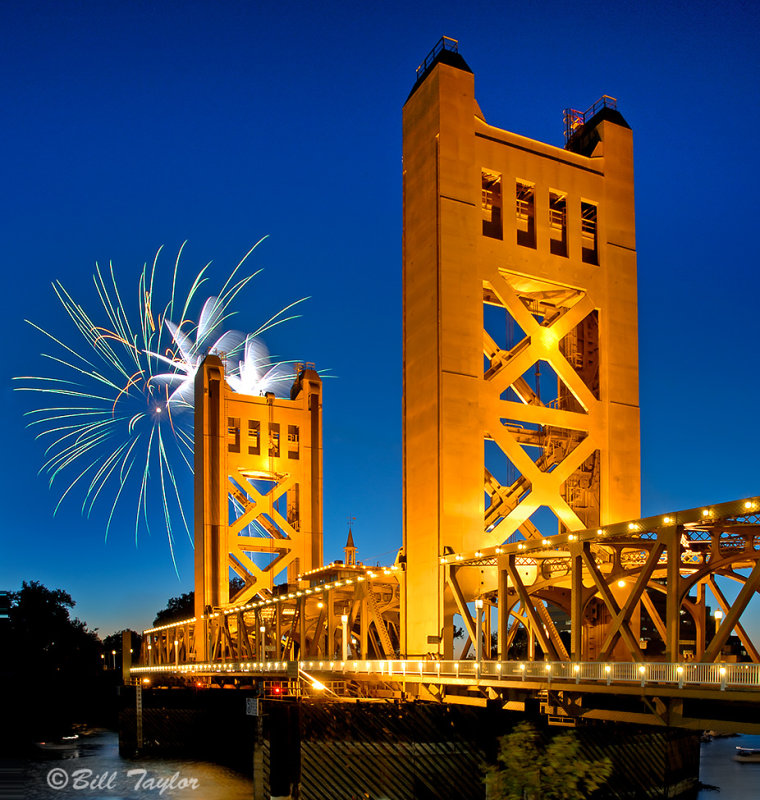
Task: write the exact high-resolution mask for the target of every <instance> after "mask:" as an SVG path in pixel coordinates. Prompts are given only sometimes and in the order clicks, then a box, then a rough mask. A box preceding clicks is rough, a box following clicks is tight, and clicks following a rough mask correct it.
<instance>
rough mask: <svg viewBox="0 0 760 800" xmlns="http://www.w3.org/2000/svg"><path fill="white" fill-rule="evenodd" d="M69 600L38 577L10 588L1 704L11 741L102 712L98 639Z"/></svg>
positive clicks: (49, 732)
mask: <svg viewBox="0 0 760 800" xmlns="http://www.w3.org/2000/svg"><path fill="white" fill-rule="evenodd" d="M74 605H75V603H74V600H73V599H72V597H71V595H70V594H69V593H68V592H65V591H64V590H63V589H48V588H46V587H45V586H43V585H42V584H41V583H38V582H37V581H30V582H29V583H27V582H26V581H24V583H23V584H22V587H21V589H20V590H19V591H17V592H13V593H12V594H11V606H10V612H9V624H8V625H7V626H6V628H5V630H4V632H3V633H4V636H7V649H6V648H5V647H4V652H6V653H8V654H9V655H11V654H12V658H9V659H7V660H6V662H5V664H4V667H5V669H6V670H7V673H6V674H4V675H3V678H4V680H3V681H2V689H3V690H4V692H5V695H6V696H5V697H4V698H1V699H0V704H1V705H2V708H3V711H4V713H5V714H6V716H7V718H8V719H12V720H14V725H13V726H12V727H11V728H9V731H11V732H12V734H13V737H14V740H15V741H14V742H12V743H11V745H12V746H19V744H20V743H22V742H24V740H25V739H30V738H34V737H49V736H55V735H60V734H62V733H65V732H66V730H67V729H68V728H69V727H70V726H71V724H72V723H73V722H77V721H87V720H93V721H95V720H96V718H97V720H98V721H99V720H100V719H101V718H102V716H101V711H103V709H104V708H105V705H106V703H104V701H103V696H104V695H103V691H104V690H103V686H102V680H101V679H102V675H103V659H102V658H101V653H102V644H101V641H100V639H99V638H98V635H97V633H96V632H95V631H92V630H90V629H89V628H88V627H87V625H86V624H85V623H84V622H82V621H81V620H78V619H72V618H71V616H70V613H69V612H70V609H72V608H73V607H74ZM5 644H6V642H3V645H5ZM114 698H115V693H114Z"/></svg>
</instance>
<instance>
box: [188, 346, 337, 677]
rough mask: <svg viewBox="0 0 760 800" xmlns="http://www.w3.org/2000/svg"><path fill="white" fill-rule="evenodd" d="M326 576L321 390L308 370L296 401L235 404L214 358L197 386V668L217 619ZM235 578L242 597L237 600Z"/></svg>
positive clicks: (301, 375)
mask: <svg viewBox="0 0 760 800" xmlns="http://www.w3.org/2000/svg"><path fill="white" fill-rule="evenodd" d="M320 566H322V381H321V379H320V377H319V375H318V374H317V372H316V370H314V369H313V368H308V367H307V368H300V369H299V371H298V374H297V377H296V380H295V382H294V383H293V386H292V388H291V391H290V398H288V399H282V398H278V397H275V395H274V394H273V393H271V392H270V393H267V394H266V395H265V396H263V397H253V396H250V395H244V394H237V393H235V392H233V391H232V390H231V389H230V387H229V386H228V385H227V383H226V381H225V379H224V365H223V364H222V361H221V360H220V359H219V357H218V356H215V355H210V356H207V357H206V359H205V360H204V361H203V363H202V364H201V366H200V368H199V369H198V373H197V375H196V378H195V616H196V620H197V622H196V626H197V628H196V636H195V650H196V659H197V660H199V661H200V660H204V659H205V658H206V648H207V631H206V630H205V627H204V626H205V624H206V621H207V620H206V621H202V620H201V617H202V616H203V615H207V614H208V612H209V610H211V609H213V610H216V609H223V608H225V607H228V606H230V605H233V604H234V605H240V604H242V603H245V602H247V601H248V600H249V599H250V598H252V597H253V596H254V595H257V594H261V595H262V596H263V597H266V596H268V595H269V594H271V590H272V589H273V586H274V580H275V578H276V576H277V575H278V574H279V573H280V572H281V571H282V570H284V569H286V568H287V570H288V582H290V583H295V582H296V580H297V577H298V575H299V573H301V572H308V571H309V570H311V569H314V568H316V567H320ZM230 570H232V571H233V572H234V574H235V575H237V576H238V577H239V578H241V579H242V581H243V587H242V588H241V589H240V590H239V591H237V592H236V593H235V595H234V597H230Z"/></svg>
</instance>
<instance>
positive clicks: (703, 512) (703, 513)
mask: <svg viewBox="0 0 760 800" xmlns="http://www.w3.org/2000/svg"><path fill="white" fill-rule="evenodd" d="M709 513H710V512H709V511H708V510H707V509H706V508H703V509H702V516H703V517H706V516H707V515H708V514H709Z"/></svg>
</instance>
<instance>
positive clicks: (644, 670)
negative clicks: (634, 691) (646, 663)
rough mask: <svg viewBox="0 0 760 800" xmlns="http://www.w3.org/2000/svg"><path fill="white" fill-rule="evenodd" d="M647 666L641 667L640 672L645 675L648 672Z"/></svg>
mask: <svg viewBox="0 0 760 800" xmlns="http://www.w3.org/2000/svg"><path fill="white" fill-rule="evenodd" d="M646 671H647V670H646V667H639V674H640V675H643V674H644V673H645V672H646Z"/></svg>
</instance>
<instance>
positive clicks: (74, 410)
mask: <svg viewBox="0 0 760 800" xmlns="http://www.w3.org/2000/svg"><path fill="white" fill-rule="evenodd" d="M262 241H263V240H262ZM260 243H261V242H257V243H256V245H254V246H253V247H252V248H251V249H250V250H249V251H248V252H247V253H246V254H245V256H243V258H242V259H241V260H240V263H239V264H238V265H237V266H236V267H235V269H233V270H232V272H231V273H230V275H229V277H228V278H227V280H226V281H225V283H224V285H223V286H222V288H221V290H220V291H219V292H217V293H216V295H214V296H211V297H209V298H208V299H207V300H206V301H205V302H204V303H203V304H202V308H201V311H200V314H199V316H198V321H197V323H194V322H193V321H191V319H190V318H189V315H190V314H191V312H192V309H193V308H194V307H196V306H197V305H199V304H200V303H199V301H200V292H201V288H202V287H203V285H204V284H205V283H206V282H207V281H208V278H207V277H206V272H207V270H208V268H209V266H210V264H207V265H206V266H205V267H203V268H202V269H201V270H200V272H199V273H198V274H197V275H196V276H195V279H194V280H193V281H192V284H191V286H190V289H189V291H188V292H187V294H186V295H184V297H182V296H181V295H180V293H179V291H178V287H177V274H178V270H179V263H180V257H181V255H182V250H183V249H184V244H183V245H182V247H181V248H180V249H179V252H178V253H177V257H176V259H175V261H174V269H173V273H172V279H171V286H170V288H169V289H168V291H167V293H166V295H167V296H166V297H165V301H164V302H162V301H161V300H160V298H159V297H158V296H157V295H158V294H159V290H158V288H157V286H158V282H157V265H158V258H159V255H160V253H161V248H159V250H158V252H157V253H156V256H155V258H154V259H153V261H152V263H151V264H150V265H148V264H147V263H146V264H145V265H144V266H143V268H142V271H141V273H140V277H139V281H138V298H137V316H136V318H135V317H130V315H129V313H128V311H127V308H128V306H127V305H125V303H124V301H123V297H124V295H123V293H122V292H121V291H120V290H119V286H118V284H117V281H116V276H115V273H114V269H113V265H112V264H109V267H108V269H107V270H104V269H101V268H100V267H99V266H98V265H97V264H96V265H95V273H94V275H93V280H94V283H95V288H96V290H97V293H98V297H99V300H100V307H99V308H98V317H97V318H95V317H93V316H90V315H89V314H88V313H87V312H86V311H85V310H84V308H83V307H82V306H81V305H79V304H78V303H77V302H76V301H75V300H74V299H73V297H72V296H71V295H70V294H69V293H68V292H67V291H66V289H65V288H64V287H63V285H62V284H61V283H60V282H56V283H54V284H53V289H54V291H55V293H56V296H57V297H58V300H59V301H60V303H61V306H62V307H63V309H64V311H65V312H66V314H67V316H68V317H69V319H70V320H71V322H72V323H73V324H74V326H75V328H76V331H77V333H78V335H79V337H81V339H80V340H78V341H77V342H75V343H72V344H67V343H66V342H65V341H64V340H63V339H61V338H58V337H57V336H55V335H54V334H53V333H50V332H49V331H47V330H45V329H43V328H42V327H40V326H39V325H37V324H35V323H34V322H29V320H27V322H29V324H30V325H31V326H32V327H34V328H35V329H37V330H38V331H39V332H40V333H42V334H44V336H46V337H47V339H48V341H49V342H52V343H53V344H54V345H55V350H54V352H52V353H43V354H42V356H43V358H45V359H47V360H49V361H50V362H52V364H54V365H55V368H54V369H55V371H56V373H57V374H56V375H51V376H25V377H19V378H16V379H15V380H17V381H19V382H20V385H19V386H17V387H16V388H17V389H18V390H20V391H27V392H31V393H33V396H35V397H44V398H46V399H47V402H46V404H45V406H44V407H40V408H35V409H33V410H31V411H28V412H27V416H28V417H30V422H29V427H30V428H33V429H37V430H38V433H37V435H36V438H38V439H41V440H43V441H45V442H46V443H47V445H46V449H45V458H46V460H45V462H44V464H43V465H42V468H41V470H40V472H46V473H47V474H48V475H49V481H50V486H51V487H53V486H54V485H59V486H61V496H60V498H59V500H58V502H57V504H56V507H55V510H56V511H57V510H58V508H59V507H60V505H61V503H62V502H63V500H64V499H65V498H66V497H67V496H68V495H69V494H70V493H72V492H75V490H80V491H82V492H83V494H84V497H83V500H82V513H83V514H84V515H85V516H88V517H89V516H90V514H91V513H92V510H93V508H94V506H95V504H96V502H97V501H98V500H99V499H102V501H104V502H105V503H106V504H110V508H109V512H108V518H107V522H106V536H107V535H108V531H109V529H110V526H111V523H112V521H113V519H114V516H115V515H116V513H117V508H122V506H124V505H125V504H126V503H127V498H129V497H132V496H133V495H134V490H135V488H136V494H137V503H136V506H135V507H134V529H135V540H136V541H137V537H138V532H139V529H140V527H141V525H144V526H145V528H146V529H148V530H149V529H150V522H149V516H150V515H149V509H150V508H151V507H153V500H154V499H155V498H158V504H159V505H160V508H161V516H162V519H163V525H164V526H165V528H166V533H167V537H168V540H169V548H170V551H171V556H172V561H173V562H174V564H175V569H176V562H175V561H174V546H175V530H176V529H177V528H180V529H182V528H183V529H184V530H185V532H186V533H187V535H188V537H190V526H189V525H188V519H187V517H186V515H185V512H184V508H183V506H184V504H183V501H182V495H181V490H180V485H179V482H178V475H177V472H176V471H175V467H181V468H182V469H183V470H184V468H187V470H189V472H190V473H192V451H193V415H192V410H193V381H194V378H195V373H196V370H197V369H198V367H199V366H200V363H201V361H202V360H203V358H204V357H205V355H206V354H207V353H209V352H217V353H223V354H224V355H225V357H226V358H227V359H228V366H229V365H231V364H232V365H234V368H233V369H232V370H231V371H229V374H228V380H229V382H230V385H231V386H232V388H233V389H234V390H235V391H238V392H245V393H246V394H259V393H261V392H264V391H274V392H275V393H278V389H280V390H282V389H283V388H284V387H285V386H286V384H287V385H288V388H289V383H288V382H289V380H292V370H289V369H288V367H287V366H286V365H287V364H288V363H289V362H278V361H273V360H272V359H271V358H270V356H269V353H268V351H267V350H266V347H265V346H264V344H263V342H261V341H260V340H259V339H258V336H260V335H261V334H262V333H264V332H265V331H267V330H269V329H270V328H272V327H273V326H274V325H278V324H280V323H281V322H285V321H287V320H288V319H293V317H292V316H286V314H287V312H288V311H289V310H290V309H291V308H293V306H295V305H296V304H297V303H300V302H302V301H301V300H298V301H296V303H292V304H291V305H289V306H286V307H285V308H283V309H282V310H280V311H279V312H277V314H275V315H274V316H273V317H271V318H270V319H268V320H267V321H266V322H265V323H264V324H263V325H261V326H260V327H259V328H258V329H257V330H256V331H254V332H253V333H252V334H249V335H248V336H246V335H244V334H242V333H239V332H237V331H234V330H229V329H227V325H228V322H229V320H230V317H231V316H232V313H233V312H232V310H231V305H232V303H233V301H234V300H235V298H236V297H237V296H238V294H239V293H240V292H241V291H242V290H243V289H244V288H245V287H246V286H247V285H248V283H249V282H250V281H251V280H252V279H253V278H254V277H255V276H256V275H258V274H259V272H260V270H258V271H256V272H254V273H252V274H248V275H245V276H243V277H240V275H241V274H242V268H243V266H244V265H245V264H246V261H247V259H248V258H249V256H250V255H251V253H253V251H254V250H255V249H256V247H257V246H258V244H260ZM303 299H305V298H303ZM82 345H84V346H82ZM159 370H160V371H159ZM280 393H281V392H280ZM106 498H108V499H107V500H106Z"/></svg>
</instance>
